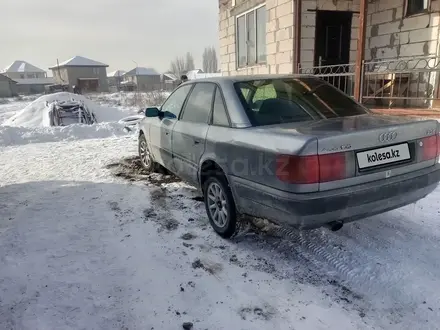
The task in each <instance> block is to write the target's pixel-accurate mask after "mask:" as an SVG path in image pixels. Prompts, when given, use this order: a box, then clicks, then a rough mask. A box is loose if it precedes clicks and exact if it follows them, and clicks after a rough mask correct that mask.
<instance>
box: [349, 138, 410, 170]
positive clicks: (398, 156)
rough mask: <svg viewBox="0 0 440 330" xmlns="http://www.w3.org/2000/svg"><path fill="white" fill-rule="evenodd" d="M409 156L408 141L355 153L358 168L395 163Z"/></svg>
mask: <svg viewBox="0 0 440 330" xmlns="http://www.w3.org/2000/svg"><path fill="white" fill-rule="evenodd" d="M410 158H411V155H410V154H409V148H408V143H402V144H398V145H395V146H391V147H385V148H380V149H373V150H368V151H363V152H358V153H357V160H358V164H359V168H367V167H372V166H378V165H383V164H389V163H395V162H399V161H402V160H407V159H410Z"/></svg>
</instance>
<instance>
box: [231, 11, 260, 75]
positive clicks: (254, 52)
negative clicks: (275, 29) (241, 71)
mask: <svg viewBox="0 0 440 330" xmlns="http://www.w3.org/2000/svg"><path fill="white" fill-rule="evenodd" d="M236 25H237V35H236V49H237V66H238V67H239V68H240V67H245V66H249V65H255V64H261V63H266V6H261V7H258V8H257V9H254V10H252V11H250V12H248V13H246V14H243V15H240V16H238V17H237V22H236Z"/></svg>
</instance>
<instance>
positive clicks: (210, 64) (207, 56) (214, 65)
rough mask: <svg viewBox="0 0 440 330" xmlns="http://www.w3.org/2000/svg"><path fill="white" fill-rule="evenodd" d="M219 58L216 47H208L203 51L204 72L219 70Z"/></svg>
mask: <svg viewBox="0 0 440 330" xmlns="http://www.w3.org/2000/svg"><path fill="white" fill-rule="evenodd" d="M217 70H218V60H217V52H216V50H215V48H214V47H206V48H205V50H204V51H203V71H204V72H207V73H209V72H211V73H212V72H217Z"/></svg>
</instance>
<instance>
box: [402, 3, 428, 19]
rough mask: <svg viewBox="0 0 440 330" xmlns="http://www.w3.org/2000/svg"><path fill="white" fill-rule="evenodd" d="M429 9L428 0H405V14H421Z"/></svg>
mask: <svg viewBox="0 0 440 330" xmlns="http://www.w3.org/2000/svg"><path fill="white" fill-rule="evenodd" d="M428 9H429V0H406V16H411V15H416V14H421V13H424V12H427V11H428Z"/></svg>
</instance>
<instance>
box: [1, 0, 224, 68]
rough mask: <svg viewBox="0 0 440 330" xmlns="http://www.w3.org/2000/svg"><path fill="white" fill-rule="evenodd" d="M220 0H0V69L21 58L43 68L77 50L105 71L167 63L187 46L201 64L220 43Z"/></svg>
mask: <svg viewBox="0 0 440 330" xmlns="http://www.w3.org/2000/svg"><path fill="white" fill-rule="evenodd" d="M217 12H218V0H75V1H73V0H0V13H1V19H0V70H1V69H3V68H4V67H6V66H7V65H9V64H10V63H12V62H13V61H14V60H18V59H19V60H25V61H28V62H29V63H31V64H33V65H36V66H38V67H40V68H42V69H45V70H47V69H48V68H49V67H50V66H52V65H54V64H56V60H57V58H58V59H59V61H60V62H62V61H65V60H67V59H69V58H71V57H73V56H75V55H81V56H85V57H88V58H91V59H93V60H96V61H100V62H104V63H106V64H108V65H109V66H110V67H109V68H108V71H112V70H116V69H122V70H127V71H128V70H129V69H132V68H133V67H135V66H136V65H135V64H134V63H133V61H136V62H137V63H138V64H139V66H145V67H154V68H155V69H156V70H158V71H161V72H163V71H166V70H168V69H169V63H170V61H171V60H172V59H173V58H174V57H175V56H176V55H184V54H185V53H186V52H187V51H190V52H191V53H192V54H193V55H194V59H195V62H196V66H199V67H200V66H201V57H202V53H203V49H204V47H205V46H210V45H213V46H215V47H216V48H217V47H218V32H217V30H218V17H217Z"/></svg>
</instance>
